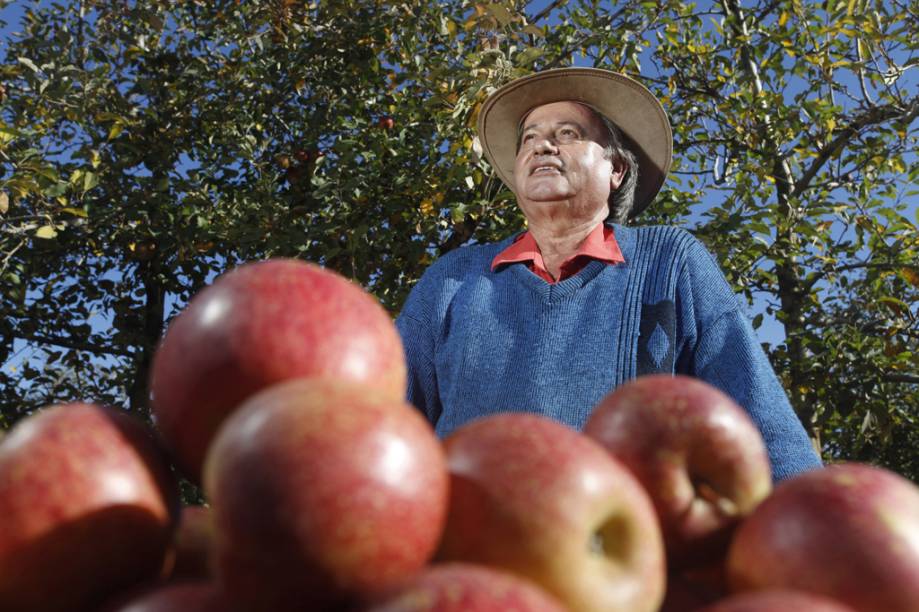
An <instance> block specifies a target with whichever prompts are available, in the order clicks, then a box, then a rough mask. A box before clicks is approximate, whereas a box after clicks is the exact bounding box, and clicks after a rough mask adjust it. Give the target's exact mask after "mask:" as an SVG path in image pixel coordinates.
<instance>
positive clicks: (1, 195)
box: [0, 191, 10, 215]
mask: <svg viewBox="0 0 919 612" xmlns="http://www.w3.org/2000/svg"><path fill="white" fill-rule="evenodd" d="M9 209H10V196H9V194H7V193H6V192H5V191H0V215H5V214H6V211H8V210H9Z"/></svg>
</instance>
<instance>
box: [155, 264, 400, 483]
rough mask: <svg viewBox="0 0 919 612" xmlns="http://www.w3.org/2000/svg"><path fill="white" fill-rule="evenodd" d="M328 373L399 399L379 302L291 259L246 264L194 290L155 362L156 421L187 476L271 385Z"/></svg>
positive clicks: (396, 351) (395, 361)
mask: <svg viewBox="0 0 919 612" xmlns="http://www.w3.org/2000/svg"><path fill="white" fill-rule="evenodd" d="M300 377H329V378H336V379H340V380H348V381H353V382H355V383H361V384H365V385H373V386H376V387H379V388H380V389H381V390H382V391H384V392H385V393H387V394H389V396H390V397H393V398H397V399H401V398H403V397H404V396H405V389H406V369H405V357H404V353H403V349H402V343H401V339H400V338H399V334H398V332H397V331H396V327H395V325H394V324H393V322H392V319H391V317H390V316H389V314H388V313H387V312H386V311H385V310H384V309H383V308H382V307H381V306H380V305H379V303H378V302H377V301H376V299H375V298H373V297H372V296H371V295H370V294H368V293H366V292H365V291H364V290H363V289H361V288H360V287H359V286H358V285H356V284H354V283H352V282H350V281H348V280H347V279H345V278H344V277H342V276H339V275H338V274H335V273H333V272H330V271H327V270H324V269H322V268H320V267H318V266H315V265H313V264H309V263H306V262H302V261H297V260H290V259H274V260H268V261H263V262H257V263H249V264H245V265H242V266H240V267H239V268H236V269H235V270H233V271H231V272H229V273H227V274H225V275H223V276H221V277H219V278H218V279H217V280H216V281H215V282H214V283H213V284H212V285H211V286H209V287H206V288H205V289H204V290H202V291H201V292H200V293H198V294H197V295H196V296H195V297H194V298H193V299H192V300H191V302H190V303H189V305H188V307H187V308H186V309H185V310H184V311H183V312H182V313H180V314H179V315H178V316H177V317H176V318H175V319H174V320H173V322H172V323H171V325H170V326H169V329H168V331H167V332H166V334H165V336H164V338H163V341H162V342H161V344H160V346H159V347H158V349H157V351H156V354H155V356H154V360H153V366H152V372H151V382H150V388H151V391H152V408H153V414H154V416H155V418H156V423H157V426H158V427H159V429H160V431H161V432H162V434H163V436H164V438H165V440H166V442H167V443H168V444H169V446H170V447H171V448H172V450H173V451H174V453H175V455H176V459H177V461H178V462H179V463H180V464H181V466H182V467H183V468H184V471H185V472H186V474H187V475H188V476H189V478H191V479H192V480H195V481H197V482H200V471H201V466H202V463H203V461H204V456H205V454H206V452H207V448H208V445H209V444H210V442H211V440H212V439H213V436H214V433H215V432H216V431H217V428H218V427H219V426H220V424H221V423H222V422H223V421H224V419H225V418H226V417H227V416H228V415H229V414H230V413H231V412H232V411H233V409H234V408H235V407H236V406H237V405H239V403H241V402H242V401H243V400H245V399H246V398H247V397H249V396H250V395H252V394H253V393H255V392H257V391H259V390H261V389H263V388H265V387H267V386H268V385H271V384H273V383H277V382H281V381H284V380H288V379H292V378H300Z"/></svg>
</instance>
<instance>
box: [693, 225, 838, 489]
mask: <svg viewBox="0 0 919 612" xmlns="http://www.w3.org/2000/svg"><path fill="white" fill-rule="evenodd" d="M680 283H681V289H685V290H687V291H688V292H689V296H690V303H691V308H690V310H691V311H692V315H691V316H692V320H693V321H694V324H695V330H694V333H693V334H692V335H693V336H694V342H693V343H691V345H690V346H688V347H687V351H688V369H689V372H688V373H690V374H692V375H694V376H696V377H698V378H700V379H702V380H704V381H706V382H708V383H710V384H712V385H714V386H715V387H718V388H719V389H721V390H722V391H724V392H725V393H727V394H728V395H730V396H731V397H732V398H733V399H734V401H736V402H737V403H738V404H740V405H741V406H743V407H744V408H745V409H746V410H747V412H748V413H749V414H750V416H751V417H752V419H753V421H754V422H755V423H756V425H757V427H758V428H759V430H760V432H761V433H762V435H763V439H764V440H765V442H766V448H767V450H768V452H769V460H770V462H771V465H772V477H773V480H775V481H778V480H782V479H784V478H788V477H790V476H793V475H795V474H797V473H799V472H803V471H805V470H808V469H812V468H815V467H819V466H820V465H821V463H820V459H819V457H818V456H817V453H816V452H815V451H814V448H813V446H812V444H811V442H810V439H809V438H808V436H807V433H806V432H805V430H804V427H803V426H802V424H801V421H800V419H799V418H798V416H797V414H795V412H794V410H793V409H792V407H791V404H790V402H789V401H788V396H787V395H786V394H785V391H784V389H783V388H782V385H781V383H780V382H779V379H778V377H777V376H776V375H775V372H774V370H773V369H772V365H771V364H770V363H769V359H768V358H767V356H766V353H765V352H764V351H763V349H762V347H761V346H760V344H759V342H758V341H757V338H756V334H755V332H754V331H753V327H752V326H751V325H750V322H749V321H748V319H747V317H746V315H745V313H744V311H743V309H742V308H741V305H740V302H739V300H738V298H737V296H736V295H735V294H734V292H733V290H732V289H731V287H730V285H729V284H728V282H727V280H726V279H725V278H724V274H723V273H722V272H721V269H720V268H719V266H718V264H717V263H716V262H715V260H714V258H713V257H712V256H711V254H710V253H709V252H708V251H707V250H705V248H704V247H703V246H702V245H701V243H699V242H698V241H693V244H692V245H691V246H690V255H689V257H688V259H687V264H686V267H685V268H684V270H683V273H682V274H681V281H680ZM684 299H685V298H684Z"/></svg>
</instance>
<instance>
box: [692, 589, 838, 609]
mask: <svg viewBox="0 0 919 612" xmlns="http://www.w3.org/2000/svg"><path fill="white" fill-rule="evenodd" d="M698 612H854V610H853V609H852V608H850V607H849V606H847V605H845V604H843V603H842V602H839V601H835V600H832V599H828V598H826V597H823V596H821V595H815V594H813V593H805V592H803V591H758V592H755V593H741V594H739V595H734V596H732V597H728V598H726V599H723V600H721V601H719V602H717V603H715V604H713V605H711V606H708V607H707V608H703V609H701V610H699V611H698Z"/></svg>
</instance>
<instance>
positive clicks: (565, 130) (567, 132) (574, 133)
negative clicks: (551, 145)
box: [559, 128, 578, 139]
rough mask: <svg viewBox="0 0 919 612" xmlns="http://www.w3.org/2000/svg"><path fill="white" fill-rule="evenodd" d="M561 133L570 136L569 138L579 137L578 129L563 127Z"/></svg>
mask: <svg viewBox="0 0 919 612" xmlns="http://www.w3.org/2000/svg"><path fill="white" fill-rule="evenodd" d="M559 135H560V136H562V137H564V138H569V139H571V138H577V137H578V133H577V131H575V130H573V129H571V128H563V129H562V130H560V131H559Z"/></svg>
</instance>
